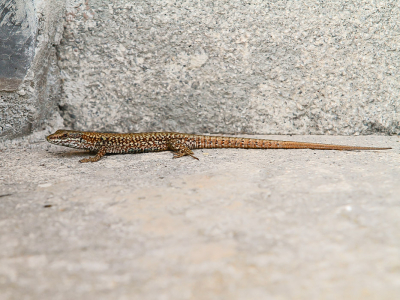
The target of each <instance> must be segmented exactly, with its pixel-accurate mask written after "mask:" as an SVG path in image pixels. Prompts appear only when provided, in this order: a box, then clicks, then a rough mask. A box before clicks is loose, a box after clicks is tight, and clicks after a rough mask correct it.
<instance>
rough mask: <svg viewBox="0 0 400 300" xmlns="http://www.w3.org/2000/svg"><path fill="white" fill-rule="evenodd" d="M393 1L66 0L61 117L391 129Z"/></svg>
mask: <svg viewBox="0 0 400 300" xmlns="http://www.w3.org/2000/svg"><path fill="white" fill-rule="evenodd" d="M396 3H397V2H396V1H384V2H380V4H378V3H375V2H370V1H344V0H334V1H328V2H320V1H278V2H276V1H272V2H271V1H249V2H242V1H186V2H179V1H167V2H165V1H162V2H155V1H135V2H132V1H128V0H117V1H113V2H110V1H102V0H93V1H90V2H89V3H88V4H86V2H85V1H83V0H81V1H75V2H74V5H72V4H71V5H70V6H69V7H68V16H67V22H66V27H65V32H64V36H63V41H62V44H61V46H60V48H59V51H60V61H59V66H60V68H61V70H62V73H61V74H62V78H63V92H62V97H61V108H62V110H63V117H64V119H65V124H66V125H68V126H70V127H72V128H76V129H85V130H88V129H89V130H112V131H155V130H178V131H185V132H214V133H217V132H218V133H239V132H247V133H281V134H288V133H293V134H308V133H313V134H345V135H347V134H371V133H378V134H397V133H400V125H399V121H400V112H399V108H400V72H398V71H399V69H400V55H399V47H398V45H399V44H400V40H399V39H400V34H399V29H400V27H399V26H400V25H399V24H400V7H399V6H398V5H397V4H396Z"/></svg>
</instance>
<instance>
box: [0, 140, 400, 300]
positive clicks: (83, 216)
mask: <svg viewBox="0 0 400 300" xmlns="http://www.w3.org/2000/svg"><path fill="white" fill-rule="evenodd" d="M43 135H44V134H43V133H38V134H36V135H35V136H32V137H29V138H25V139H21V140H17V141H13V142H7V143H3V144H1V145H0V245H1V247H0V291H1V293H0V299H1V300H3V299H7V300H8V299H41V300H46V299H51V300H56V299H85V300H86V299H121V300H122V299H151V300H152V299H154V300H156V299H157V300H168V299H171V300H181V299H234V300H235V299H307V300H309V299H400V155H399V152H400V143H399V140H400V139H399V137H397V136H392V137H387V136H358V137H354V136H353V137H335V136H293V137H289V136H273V137H271V136H268V137H264V138H275V139H285V140H298V141H310V142H323V143H337V144H348V145H360V146H389V147H393V149H392V150H387V151H358V152H341V151H315V150H242V149H219V150H216V149H214V150H213V149H211V150H195V153H196V155H197V156H198V157H199V158H200V161H196V160H194V159H192V158H190V157H184V158H181V159H177V160H173V159H171V158H172V154H171V153H169V152H162V153H148V154H136V155H113V156H107V157H105V158H104V159H102V160H101V161H99V162H97V163H92V164H80V163H79V162H78V160H79V159H80V158H82V157H87V156H88V154H86V153H83V152H80V151H77V150H73V149H68V148H63V147H59V146H54V145H50V144H47V143H46V142H44V141H43Z"/></svg>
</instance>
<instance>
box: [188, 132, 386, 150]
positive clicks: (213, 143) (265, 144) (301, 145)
mask: <svg viewBox="0 0 400 300" xmlns="http://www.w3.org/2000/svg"><path fill="white" fill-rule="evenodd" d="M195 148H198V149H199V148H244V149H318V150H345V151H351V150H387V149H392V148H382V147H358V146H344V145H330V144H318V143H305V142H291V141H277V140H264V139H252V138H241V137H224V136H197V138H196V146H195Z"/></svg>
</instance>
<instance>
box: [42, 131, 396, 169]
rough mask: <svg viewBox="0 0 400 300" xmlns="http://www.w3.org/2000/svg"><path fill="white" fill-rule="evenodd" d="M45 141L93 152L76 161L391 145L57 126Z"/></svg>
mask: <svg viewBox="0 0 400 300" xmlns="http://www.w3.org/2000/svg"><path fill="white" fill-rule="evenodd" d="M46 139H47V141H48V142H50V143H52V144H55V145H61V146H66V147H70V148H76V149H82V150H88V151H91V152H95V153H96V155H95V156H93V157H89V158H84V159H81V160H80V161H79V162H81V163H86V162H96V161H99V160H100V159H101V158H102V157H103V156H104V155H106V154H108V153H145V152H158V151H168V150H170V151H173V152H174V155H173V158H179V157H182V156H186V155H189V156H191V157H193V158H195V159H197V160H198V158H197V157H196V156H194V153H193V151H192V149H205V148H244V149H316V150H346V151H351V150H386V149H391V148H379V147H357V146H343V145H329V144H318V143H306V142H293V141H292V142H291V141H279V140H266V139H255V138H243V137H231V136H210V135H197V134H187V133H179V132H145V133H107V132H92V131H74V130H57V131H56V132H55V133H53V134H50V135H49V136H47V137H46Z"/></svg>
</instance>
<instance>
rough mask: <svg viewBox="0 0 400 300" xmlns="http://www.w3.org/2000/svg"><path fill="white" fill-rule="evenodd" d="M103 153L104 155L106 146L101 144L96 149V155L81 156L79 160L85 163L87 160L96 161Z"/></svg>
mask: <svg viewBox="0 0 400 300" xmlns="http://www.w3.org/2000/svg"><path fill="white" fill-rule="evenodd" d="M104 155H106V147H105V146H103V147H101V148H100V149H99V151H97V153H96V155H95V156H93V157H89V158H83V159H81V160H80V161H79V162H81V163H87V162H96V161H99V160H100V159H101V158H102V157H103V156H104Z"/></svg>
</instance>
